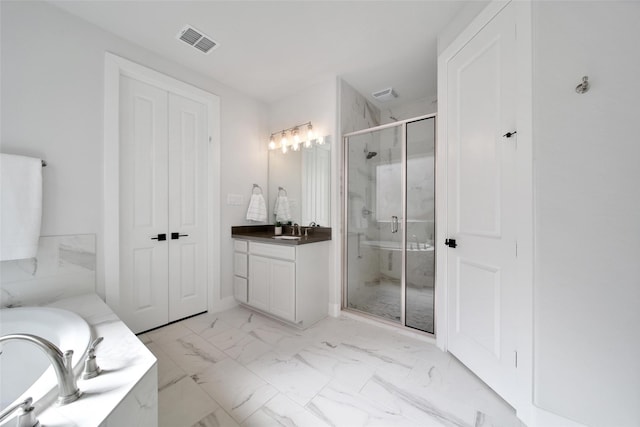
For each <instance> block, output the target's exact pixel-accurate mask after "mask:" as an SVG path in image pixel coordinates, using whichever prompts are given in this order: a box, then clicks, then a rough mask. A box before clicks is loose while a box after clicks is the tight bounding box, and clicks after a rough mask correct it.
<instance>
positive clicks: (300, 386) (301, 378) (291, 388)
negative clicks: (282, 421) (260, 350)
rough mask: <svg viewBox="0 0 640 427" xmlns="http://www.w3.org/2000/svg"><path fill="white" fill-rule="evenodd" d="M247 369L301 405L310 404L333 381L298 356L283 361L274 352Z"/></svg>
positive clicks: (254, 362)
mask: <svg viewBox="0 0 640 427" xmlns="http://www.w3.org/2000/svg"><path fill="white" fill-rule="evenodd" d="M247 368H248V369H250V370H251V371H252V372H254V373H256V374H257V375H258V376H259V377H260V378H263V379H264V380H265V381H267V382H268V383H269V384H271V385H273V386H274V387H275V388H276V389H278V391H280V392H281V393H283V394H284V395H285V396H287V397H288V398H289V399H291V400H293V401H294V402H296V403H298V404H299V405H306V404H307V403H309V401H310V400H311V399H312V398H313V397H314V396H315V395H316V394H318V392H319V391H320V390H321V389H322V387H324V386H325V385H327V384H328V383H329V381H330V380H331V378H330V377H329V376H327V375H324V374H323V373H321V372H320V371H318V370H316V369H314V368H312V367H311V366H309V365H308V364H307V363H305V362H304V360H302V359H301V358H300V357H298V356H294V357H292V358H290V359H283V358H281V357H280V356H278V355H277V354H276V353H273V352H270V353H266V354H264V355H263V356H261V357H260V358H258V359H256V360H254V361H253V362H251V363H249V364H248V365H247Z"/></svg>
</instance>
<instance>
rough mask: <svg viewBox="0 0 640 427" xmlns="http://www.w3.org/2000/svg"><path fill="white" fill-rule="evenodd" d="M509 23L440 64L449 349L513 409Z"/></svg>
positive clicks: (511, 19)
mask: <svg viewBox="0 0 640 427" xmlns="http://www.w3.org/2000/svg"><path fill="white" fill-rule="evenodd" d="M515 34H516V33H515V16H514V11H513V5H509V6H507V7H505V8H504V9H503V10H502V11H501V12H500V13H499V14H498V15H497V16H496V17H494V18H493V19H492V20H491V21H490V22H489V24H488V25H486V26H485V27H483V28H482V29H481V30H480V31H479V32H478V33H477V34H476V35H475V37H473V38H472V39H471V40H470V41H469V43H467V44H466V45H465V46H464V47H463V48H462V49H461V50H460V51H459V52H458V53H457V54H456V55H455V56H454V57H453V58H452V59H451V60H450V61H449V62H448V63H447V79H448V87H447V92H448V93H447V97H448V102H449V104H448V110H447V117H448V121H447V128H446V132H447V138H448V153H447V155H448V166H447V168H448V169H447V170H448V178H447V186H448V190H447V191H448V207H447V210H448V237H449V239H455V241H456V244H457V246H456V247H455V248H450V249H448V250H447V251H448V254H447V270H448V285H447V286H448V348H449V351H450V352H451V353H453V354H454V355H455V356H456V357H458V358H459V359H460V360H461V361H462V362H463V363H464V364H465V365H467V366H468V367H469V368H470V369H471V370H472V371H473V372H475V373H476V374H477V375H478V376H479V377H480V378H481V379H482V380H484V381H485V382H486V383H487V384H488V385H489V386H491V388H493V389H494V390H495V391H496V392H498V393H499V394H500V395H501V396H502V397H503V398H505V399H506V400H507V401H510V402H511V403H512V404H513V401H514V399H515V396H514V384H515V374H516V371H515V369H516V363H517V354H516V351H517V348H516V336H515V332H516V323H517V322H516V320H517V319H516V314H517V310H518V298H517V292H516V286H517V281H516V279H517V278H516V250H517V246H516V245H517V242H516V226H517V222H516V220H517V218H516V194H515V182H516V174H515V168H514V166H515V161H516V156H515V154H516V149H517V147H516V142H517V141H516V136H512V137H510V138H508V137H504V136H503V135H504V134H506V133H507V132H513V131H514V130H515V123H516V114H515V108H516V103H515V100H516V97H515V96H516V93H515V92H516V91H515V87H516V86H515V53H516V52H515Z"/></svg>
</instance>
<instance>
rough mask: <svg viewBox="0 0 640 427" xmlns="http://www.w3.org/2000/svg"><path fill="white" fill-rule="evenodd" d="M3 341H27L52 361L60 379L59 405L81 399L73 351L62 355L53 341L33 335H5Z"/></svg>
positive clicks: (0, 340) (1, 340)
mask: <svg viewBox="0 0 640 427" xmlns="http://www.w3.org/2000/svg"><path fill="white" fill-rule="evenodd" d="M3 341H27V342H30V343H31V344H34V345H35V346H36V347H38V348H40V350H42V351H44V353H45V355H46V356H47V357H48V358H49V361H51V365H53V370H54V371H55V373H56V377H57V379H58V400H57V403H58V405H66V404H67V403H71V402H73V401H75V400H77V399H78V398H79V397H80V390H78V386H77V385H76V378H75V376H74V375H73V365H72V364H71V358H72V357H73V350H67V351H65V352H64V354H62V352H61V351H60V349H59V348H58V347H56V346H55V345H54V344H53V343H52V342H51V341H49V340H46V339H44V338H41V337H39V336H36V335H31V334H10V335H4V336H2V337H0V342H3Z"/></svg>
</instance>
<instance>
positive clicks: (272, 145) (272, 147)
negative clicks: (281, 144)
mask: <svg viewBox="0 0 640 427" xmlns="http://www.w3.org/2000/svg"><path fill="white" fill-rule="evenodd" d="M275 148H276V141H275V139H273V135H271V138H270V139H269V150H275Z"/></svg>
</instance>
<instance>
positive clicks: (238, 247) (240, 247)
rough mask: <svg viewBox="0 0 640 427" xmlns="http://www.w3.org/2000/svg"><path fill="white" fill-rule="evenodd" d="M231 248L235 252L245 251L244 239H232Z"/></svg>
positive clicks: (245, 242)
mask: <svg viewBox="0 0 640 427" xmlns="http://www.w3.org/2000/svg"><path fill="white" fill-rule="evenodd" d="M233 250H234V251H236V252H247V241H246V240H234V241H233Z"/></svg>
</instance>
